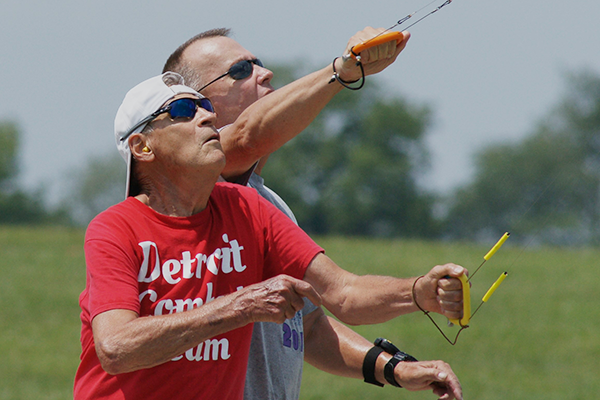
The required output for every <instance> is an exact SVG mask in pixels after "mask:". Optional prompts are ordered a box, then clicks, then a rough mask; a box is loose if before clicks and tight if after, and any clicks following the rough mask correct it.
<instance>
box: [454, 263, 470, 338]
mask: <svg viewBox="0 0 600 400" xmlns="http://www.w3.org/2000/svg"><path fill="white" fill-rule="evenodd" d="M458 279H460V283H461V284H462V292H463V317H462V318H461V319H460V320H458V319H450V322H452V323H453V324H454V325H460V326H463V327H464V326H467V325H469V321H470V320H471V287H470V286H469V280H468V279H467V276H466V275H465V274H462V275H461V276H459V277H458Z"/></svg>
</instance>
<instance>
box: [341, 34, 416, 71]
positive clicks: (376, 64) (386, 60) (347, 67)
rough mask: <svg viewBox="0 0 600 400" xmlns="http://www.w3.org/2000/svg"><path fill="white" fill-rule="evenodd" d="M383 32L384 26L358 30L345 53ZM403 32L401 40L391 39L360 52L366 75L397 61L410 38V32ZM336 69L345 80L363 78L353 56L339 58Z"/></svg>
mask: <svg viewBox="0 0 600 400" xmlns="http://www.w3.org/2000/svg"><path fill="white" fill-rule="evenodd" d="M383 32H385V29H383V28H379V29H375V28H371V27H367V28H365V29H363V30H362V31H360V32H357V33H356V34H355V35H354V36H352V37H351V38H350V40H349V41H348V44H347V45H346V49H345V50H344V54H350V50H351V49H352V47H353V46H356V45H357V44H360V43H364V42H366V41H368V40H370V39H373V38H374V37H375V36H377V35H379V34H381V33H383ZM402 34H403V39H402V40H401V41H400V42H397V41H396V40H391V41H389V42H386V43H382V44H380V45H378V46H373V47H371V48H368V49H366V50H364V51H362V52H361V53H360V57H361V63H362V65H363V68H364V71H365V76H367V75H373V74H376V73H378V72H381V71H383V70H384V69H385V68H387V67H388V66H389V65H391V64H392V63H393V62H394V61H396V58H397V57H398V55H399V54H400V52H402V50H404V47H406V44H407V42H408V39H409V38H410V33H408V32H406V31H405V32H402ZM336 70H337V71H338V73H339V74H340V78H341V79H343V80H344V81H349V82H352V81H355V80H358V79H360V78H361V72H360V68H359V67H357V65H356V60H355V59H353V58H349V59H348V60H346V61H343V60H342V58H338V59H337V60H336Z"/></svg>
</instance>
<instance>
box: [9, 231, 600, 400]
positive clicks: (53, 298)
mask: <svg viewBox="0 0 600 400" xmlns="http://www.w3.org/2000/svg"><path fill="white" fill-rule="evenodd" d="M317 242H319V244H321V245H322V246H323V247H325V249H327V253H328V254H329V255H330V256H331V257H332V258H333V259H334V260H336V261H337V262H338V264H340V265H341V266H342V267H344V268H346V269H348V270H351V271H353V272H356V273H359V274H366V273H371V274H386V275H395V276H414V275H420V274H422V273H425V272H427V271H428V270H429V269H430V268H431V267H432V266H433V265H435V264H440V263H445V262H449V261H452V262H456V263H459V264H462V265H464V266H465V267H467V268H470V269H471V270H474V269H475V268H476V267H477V266H478V265H479V264H480V262H481V261H482V257H483V255H484V254H485V253H486V252H487V251H488V250H489V247H491V245H493V243H490V245H489V246H480V245H472V244H468V243H453V244H451V243H425V242H419V241H391V240H390V241H387V240H386V241H381V240H363V239H343V238H319V239H317ZM82 243H83V231H82V230H77V229H65V228H35V229H34V228H5V227H4V228H2V227H0V254H1V255H2V257H0V273H1V274H2V278H3V279H2V280H0V354H1V355H0V399H3V400H9V399H68V398H72V382H73V376H74V373H75V369H76V368H77V364H78V361H79V306H78V296H79V293H80V292H81V290H82V288H83V286H84V282H85V269H84V256H83V250H82ZM599 257H600V250H597V249H552V248H528V249H525V250H524V251H523V250H522V249H521V248H518V247H515V246H512V245H511V244H510V240H509V242H507V244H506V245H505V246H504V247H503V248H502V249H501V251H499V252H498V253H497V254H496V255H495V256H494V257H493V258H492V259H491V260H490V261H489V262H488V263H486V264H485V266H484V267H483V268H482V270H481V271H480V272H479V273H478V274H477V276H476V277H475V278H474V279H473V281H472V289H471V290H472V295H473V303H474V305H475V306H476V305H478V304H479V301H480V299H481V296H483V294H484V292H485V291H486V290H487V288H488V287H489V285H491V284H492V283H493V281H494V280H495V279H496V278H497V277H498V276H499V275H500V273H502V272H504V271H505V270H506V271H508V272H509V276H508V278H507V279H506V281H504V283H503V284H502V286H501V287H500V288H499V289H498V291H497V292H496V293H495V294H494V296H493V297H492V298H491V299H490V301H489V302H488V303H486V304H485V305H484V306H483V307H482V308H481V310H480V311H479V312H478V313H477V315H476V316H475V317H474V319H473V320H472V322H471V327H470V328H469V329H467V330H465V331H464V332H463V333H462V334H461V337H460V339H459V341H458V344H457V345H456V346H454V347H453V346H451V345H449V344H448V343H447V342H446V341H445V340H444V339H443V338H442V336H441V335H440V334H439V333H438V332H437V330H436V329H435V327H434V326H433V325H432V324H431V322H429V320H428V319H427V318H426V317H425V316H423V315H422V314H421V313H415V314H411V315H408V316H404V317H401V318H398V319H396V320H394V321H390V322H388V323H385V324H381V325H376V326H363V327H355V328H354V329H356V330H357V331H358V332H360V333H361V334H362V335H364V336H365V337H366V338H368V339H370V340H373V339H375V338H376V337H378V336H384V337H387V338H388V339H390V340H392V341H393V342H394V343H396V344H397V345H398V346H399V347H401V348H402V349H404V350H405V351H407V352H409V353H411V354H413V355H414V356H415V357H417V358H419V359H422V360H426V359H442V360H444V361H447V362H448V363H450V364H451V365H452V367H453V369H454V371H455V372H456V373H457V375H458V376H459V378H460V380H461V383H462V385H463V389H464V393H465V398H466V399H480V400H484V399H485V400H488V399H527V400H532V399H545V400H548V399H557V400H558V399H560V400H565V399H587V398H591V397H595V395H594V393H597V392H599V391H600V379H598V378H599V376H600V362H599V361H598V360H599V359H600V335H599V332H600V306H599V304H600V290H598V288H599V287H600V274H599V273H598V271H597V270H598V269H600V261H599ZM438 322H439V323H440V324H441V325H442V326H444V328H445V324H444V321H443V319H438ZM445 329H450V328H445ZM453 329H456V328H453ZM449 332H450V333H452V332H455V331H453V330H449ZM383 398H406V399H414V400H419V399H434V398H435V397H434V396H433V395H432V394H431V393H430V392H422V393H408V392H406V391H405V390H404V389H396V388H393V387H385V388H377V387H374V386H371V385H367V384H365V383H363V382H361V381H359V380H351V379H346V378H338V377H333V376H331V375H327V374H325V373H322V372H320V371H317V370H315V369H314V368H312V367H311V366H309V365H307V366H306V367H305V374H304V381H303V386H302V399H304V400H308V399H328V400H335V399H344V400H347V399H383Z"/></svg>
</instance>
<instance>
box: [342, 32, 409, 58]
mask: <svg viewBox="0 0 600 400" xmlns="http://www.w3.org/2000/svg"><path fill="white" fill-rule="evenodd" d="M402 39H404V34H403V33H402V32H387V33H384V34H381V35H379V36H375V37H374V38H373V39H369V40H367V41H366V42H362V43H359V44H357V45H356V46H352V48H351V49H350V54H346V55H345V56H343V58H344V60H347V59H348V58H350V57H352V58H354V59H357V57H360V56H359V54H360V52H361V51H364V50H367V49H370V48H371V47H375V46H379V45H380V44H383V43H387V42H391V41H392V40H395V41H396V43H400V42H401V41H402Z"/></svg>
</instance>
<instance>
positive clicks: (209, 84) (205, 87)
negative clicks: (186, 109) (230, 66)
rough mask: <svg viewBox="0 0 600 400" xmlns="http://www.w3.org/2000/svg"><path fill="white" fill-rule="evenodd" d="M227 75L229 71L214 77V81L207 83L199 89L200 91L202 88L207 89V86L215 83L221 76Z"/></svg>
mask: <svg viewBox="0 0 600 400" xmlns="http://www.w3.org/2000/svg"><path fill="white" fill-rule="evenodd" d="M227 75H229V71H227V72H225V73H224V74H223V75H221V76H219V77H217V78H215V79H213V80H212V81H210V82H208V83H207V84H206V85H204V86H202V87H201V88H200V89H198V92H201V91H202V90H204V89H206V87H207V86H209V85H212V84H213V83H215V82H216V81H218V80H219V79H221V78H224V77H226V76H227Z"/></svg>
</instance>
